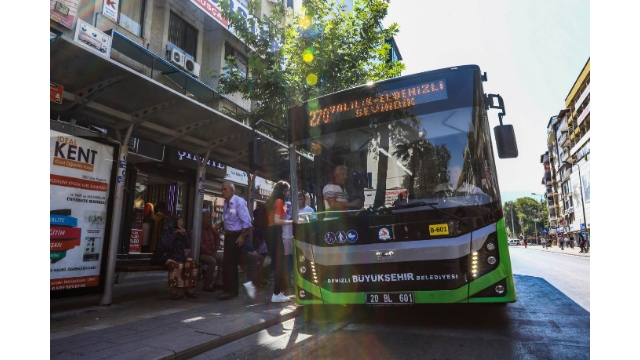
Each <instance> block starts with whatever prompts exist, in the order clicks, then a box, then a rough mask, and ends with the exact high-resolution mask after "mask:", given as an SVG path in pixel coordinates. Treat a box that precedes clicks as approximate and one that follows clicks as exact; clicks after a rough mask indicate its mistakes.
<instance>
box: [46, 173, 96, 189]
mask: <svg viewBox="0 0 640 360" xmlns="http://www.w3.org/2000/svg"><path fill="white" fill-rule="evenodd" d="M49 183H50V184H51V185H58V186H66V187H72V188H78V189H84V190H94V191H104V192H106V191H107V189H108V188H109V184H107V183H106V182H98V181H91V180H83V179H78V178H74V177H70V176H62V175H55V174H50V175H49Z"/></svg>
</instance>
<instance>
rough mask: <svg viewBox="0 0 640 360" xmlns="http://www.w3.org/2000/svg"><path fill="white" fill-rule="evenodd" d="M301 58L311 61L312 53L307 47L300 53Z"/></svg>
mask: <svg viewBox="0 0 640 360" xmlns="http://www.w3.org/2000/svg"><path fill="white" fill-rule="evenodd" d="M302 60H303V61H304V62H306V63H310V62H312V61H313V53H312V52H311V51H309V49H307V50H305V51H304V52H303V53H302Z"/></svg>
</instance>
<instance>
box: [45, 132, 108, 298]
mask: <svg viewBox="0 0 640 360" xmlns="http://www.w3.org/2000/svg"><path fill="white" fill-rule="evenodd" d="M50 133H51V138H50V159H51V160H50V163H49V167H50V190H49V191H50V193H49V194H50V201H49V207H50V215H49V225H50V230H49V232H50V241H49V243H50V251H51V252H50V268H51V275H50V280H51V282H50V290H51V291H60V290H69V289H79V288H88V287H97V286H99V284H100V269H101V262H102V259H103V248H104V246H103V245H104V242H105V231H106V226H107V206H108V200H109V193H110V192H109V189H110V179H111V171H112V164H113V160H114V158H113V157H114V148H113V146H109V145H105V144H101V143H98V142H95V141H91V140H87V139H83V138H80V137H76V136H72V135H68V134H65V133H61V132H58V131H53V130H50Z"/></svg>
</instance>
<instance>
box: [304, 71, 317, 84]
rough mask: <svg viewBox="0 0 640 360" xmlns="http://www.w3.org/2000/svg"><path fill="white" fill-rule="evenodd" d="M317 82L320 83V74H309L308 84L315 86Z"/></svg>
mask: <svg viewBox="0 0 640 360" xmlns="http://www.w3.org/2000/svg"><path fill="white" fill-rule="evenodd" d="M317 83H318V75H316V74H314V73H311V74H309V75H307V84H309V85H310V86H314V85H315V84H317Z"/></svg>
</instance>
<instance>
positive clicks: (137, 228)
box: [125, 173, 187, 253]
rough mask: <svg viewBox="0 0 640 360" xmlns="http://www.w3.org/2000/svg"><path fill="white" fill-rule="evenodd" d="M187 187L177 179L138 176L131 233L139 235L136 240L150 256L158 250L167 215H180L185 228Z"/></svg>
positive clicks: (142, 174) (142, 250) (141, 248)
mask: <svg viewBox="0 0 640 360" xmlns="http://www.w3.org/2000/svg"><path fill="white" fill-rule="evenodd" d="M185 186H186V184H184V183H182V182H178V181H175V180H171V179H166V178H162V177H159V176H155V175H150V174H144V173H138V174H137V176H136V184H135V190H134V191H133V195H134V198H133V209H132V211H133V214H132V217H131V220H132V222H131V224H130V226H131V231H132V233H133V234H135V233H137V234H136V235H135V237H136V238H137V239H139V240H140V245H141V246H140V251H141V252H143V253H150V252H153V251H155V250H156V249H157V246H158V243H159V241H160V240H161V239H160V237H161V234H162V226H163V221H164V219H166V218H167V217H168V216H171V215H180V216H181V217H182V219H183V221H184V222H185V226H186V224H187V219H186V217H185V215H186V208H185V206H184V205H185V200H186V199H185V194H184V193H185ZM158 213H161V214H162V215H161V216H160V215H157V214H158ZM130 249H131V248H130ZM125 252H126V251H125Z"/></svg>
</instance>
